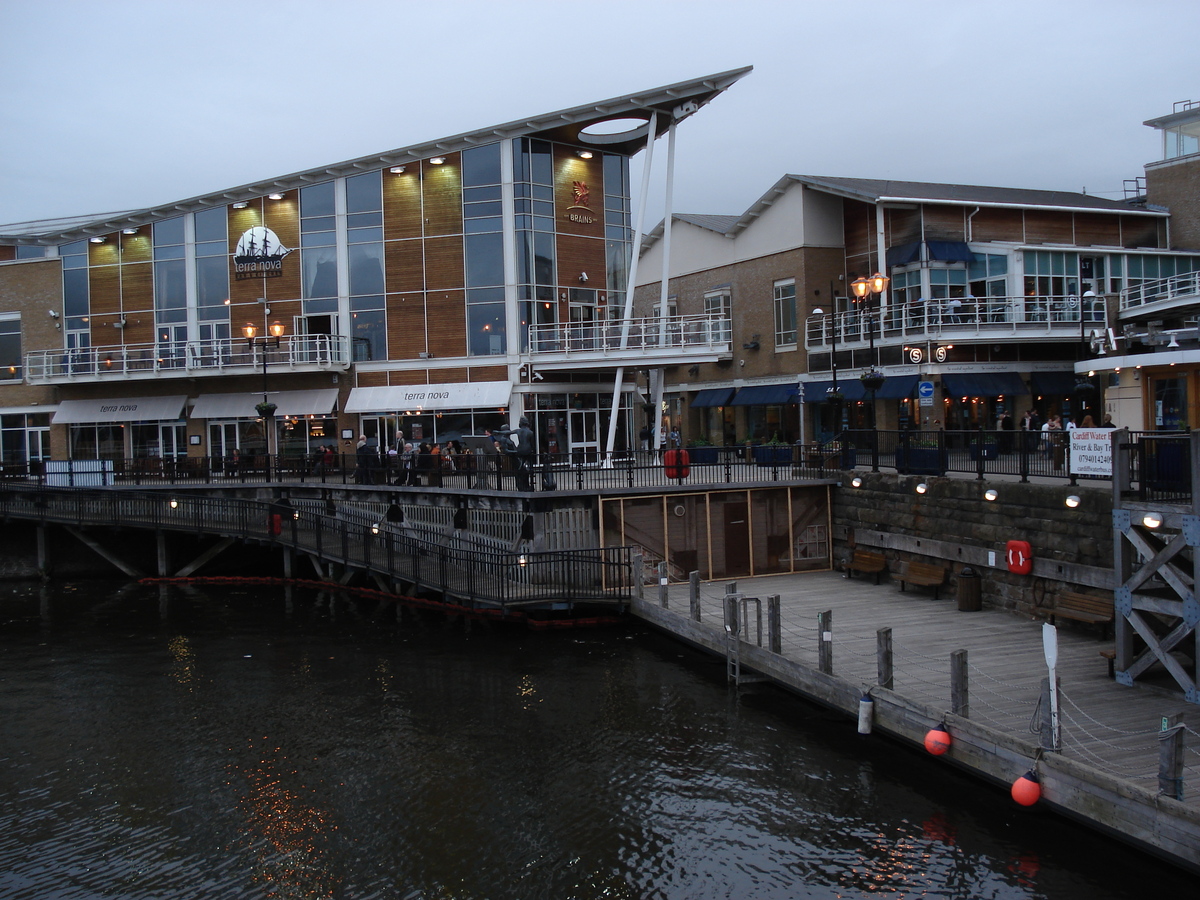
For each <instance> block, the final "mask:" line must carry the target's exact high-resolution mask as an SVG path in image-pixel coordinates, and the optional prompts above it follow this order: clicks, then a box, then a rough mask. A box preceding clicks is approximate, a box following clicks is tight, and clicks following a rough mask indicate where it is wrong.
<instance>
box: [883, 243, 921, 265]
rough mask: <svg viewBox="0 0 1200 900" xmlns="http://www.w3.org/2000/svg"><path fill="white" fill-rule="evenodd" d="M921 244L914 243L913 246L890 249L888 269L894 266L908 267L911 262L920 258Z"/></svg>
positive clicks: (902, 245)
mask: <svg viewBox="0 0 1200 900" xmlns="http://www.w3.org/2000/svg"><path fill="white" fill-rule="evenodd" d="M920 256H921V242H920V241H913V242H912V243H911V244H900V245H899V246H897V247H888V251H887V264H888V268H891V267H892V266H906V265H908V264H909V263H910V262H912V261H914V260H916V259H918V258H920Z"/></svg>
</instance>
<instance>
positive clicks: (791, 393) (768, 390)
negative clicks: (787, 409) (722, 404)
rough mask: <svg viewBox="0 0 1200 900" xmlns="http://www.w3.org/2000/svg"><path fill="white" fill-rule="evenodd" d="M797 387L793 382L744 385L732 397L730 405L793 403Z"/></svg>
mask: <svg viewBox="0 0 1200 900" xmlns="http://www.w3.org/2000/svg"><path fill="white" fill-rule="evenodd" d="M797 393H799V389H798V388H797V387H796V385H794V384H756V385H754V386H753V387H744V388H741V389H740V390H739V391H738V392H737V396H735V397H734V398H733V403H732V404H731V405H732V406H783V405H784V404H786V403H795V402H796V394H797Z"/></svg>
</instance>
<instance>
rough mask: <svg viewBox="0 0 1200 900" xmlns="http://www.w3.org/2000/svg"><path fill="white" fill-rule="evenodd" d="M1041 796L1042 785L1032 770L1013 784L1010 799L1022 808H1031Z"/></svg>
mask: <svg viewBox="0 0 1200 900" xmlns="http://www.w3.org/2000/svg"><path fill="white" fill-rule="evenodd" d="M1041 796H1042V785H1041V782H1039V781H1038V777H1037V772H1035V771H1033V769H1030V770H1029V771H1028V772H1026V773H1025V774H1024V775H1022V776H1021V777H1020V778H1018V779H1017V780H1016V781H1014V782H1013V786H1012V798H1013V799H1014V800H1016V801H1017V802H1018V803H1020V804H1021V805H1022V806H1033V804H1035V803H1037V802H1038V799H1039V798H1040V797H1041Z"/></svg>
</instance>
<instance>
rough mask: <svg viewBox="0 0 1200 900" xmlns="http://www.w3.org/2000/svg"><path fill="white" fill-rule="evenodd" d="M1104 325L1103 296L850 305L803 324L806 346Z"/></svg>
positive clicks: (1064, 333)
mask: <svg viewBox="0 0 1200 900" xmlns="http://www.w3.org/2000/svg"><path fill="white" fill-rule="evenodd" d="M1107 327H1108V311H1107V307H1106V305H1105V302H1104V298H1103V297H1078V296H1073V295H1072V296H1031V297H964V298H961V299H959V300H958V302H957V303H955V302H954V301H953V300H945V301H943V300H937V301H929V302H924V303H908V304H902V305H894V306H889V307H887V308H886V309H880V310H876V311H875V312H873V313H872V312H870V311H868V310H859V309H852V310H850V311H848V312H841V313H838V314H837V315H836V316H828V315H822V316H811V317H809V319H808V322H807V323H806V326H805V336H804V342H805V346H806V347H808V348H810V349H811V348H822V347H832V346H833V345H834V344H837V345H838V346H841V345H854V344H866V343H869V342H870V340H871V339H872V337H873V338H874V340H875V343H876V344H888V343H897V342H909V341H913V342H916V341H920V340H944V339H966V338H969V337H971V336H973V335H980V336H993V337H999V336H1002V335H1022V336H1026V335H1027V336H1029V337H1036V336H1037V335H1039V334H1044V335H1049V336H1052V337H1059V338H1063V337H1074V336H1077V335H1080V334H1081V333H1082V332H1083V331H1084V330H1091V329H1098V330H1103V329H1105V328H1107Z"/></svg>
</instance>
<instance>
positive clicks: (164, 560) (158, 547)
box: [154, 531, 171, 578]
mask: <svg viewBox="0 0 1200 900" xmlns="http://www.w3.org/2000/svg"><path fill="white" fill-rule="evenodd" d="M154 550H155V556H156V559H157V562H158V569H157V570H156V571H157V572H158V577H159V578H166V577H167V575H169V574H170V572H171V561H170V558H169V556H168V554H167V534H166V532H165V531H156V532H154Z"/></svg>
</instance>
